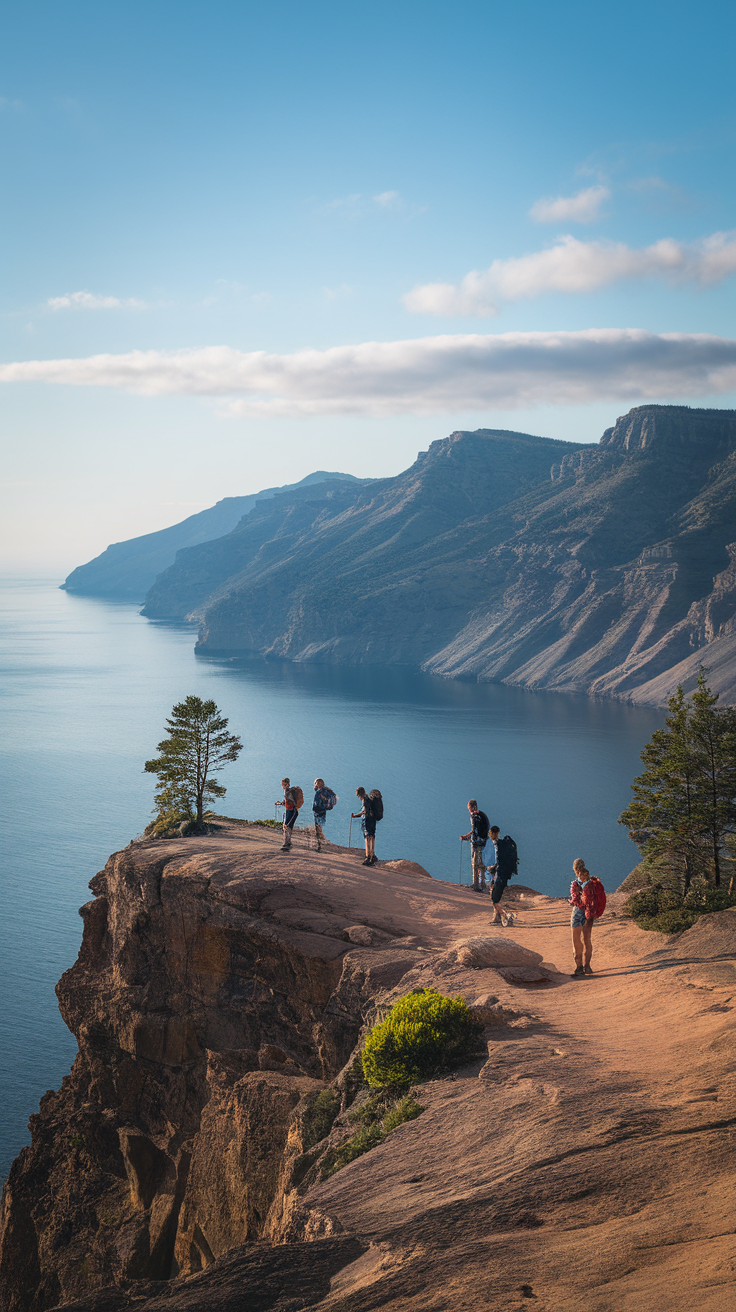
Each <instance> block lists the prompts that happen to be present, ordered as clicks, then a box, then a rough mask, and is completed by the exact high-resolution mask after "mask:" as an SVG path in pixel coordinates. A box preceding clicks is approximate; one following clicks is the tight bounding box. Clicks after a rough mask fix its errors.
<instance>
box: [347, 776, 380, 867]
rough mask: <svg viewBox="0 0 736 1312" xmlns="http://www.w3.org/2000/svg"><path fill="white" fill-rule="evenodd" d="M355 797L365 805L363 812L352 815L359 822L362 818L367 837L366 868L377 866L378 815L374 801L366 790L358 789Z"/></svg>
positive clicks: (362, 825) (361, 821) (364, 863)
mask: <svg viewBox="0 0 736 1312" xmlns="http://www.w3.org/2000/svg"><path fill="white" fill-rule="evenodd" d="M355 796H356V797H358V798H360V800H361V802H362V803H363V810H362V811H354V812H352V814H351V819H352V820H357V819H358V817H359V816H360V823H361V828H362V830H363V833H364V835H365V861H364V862H363V865H364V866H374V865H375V864H376V815H375V809H374V805H373V800H372V799H371V798H370V797H369V796H368V794H367V793H366V791H365V788H356V790H355Z"/></svg>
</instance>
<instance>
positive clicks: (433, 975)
mask: <svg viewBox="0 0 736 1312" xmlns="http://www.w3.org/2000/svg"><path fill="white" fill-rule="evenodd" d="M304 842H305V840H304V839H303V838H302V839H301V846H300V847H298V848H297V849H295V850H294V851H293V852H291V853H289V854H287V855H284V854H282V853H281V852H280V851H279V839H278V837H277V836H276V835H272V834H270V833H269V832H264V831H263V830H259V829H257V828H255V827H252V826H251V827H246V826H235V825H230V826H225V825H223V827H222V828H221V830H220V832H219V833H217V834H215V835H211V836H209V837H207V838H194V839H186V840H176V841H171V842H168V841H161V842H143V843H137V844H132V845H131V846H130V847H129V848H127V849H126V850H125V851H124V852H121V853H118V854H117V855H116V856H114V857H113V858H111V860H110V861H109V862H108V865H107V866H106V868H105V870H104V871H103V872H102V873H101V874H100V875H98V876H96V877H95V879H94V880H93V883H92V888H93V892H94V894H95V897H94V900H93V901H92V902H91V903H88V904H87V906H86V907H85V908H83V915H84V924H85V929H84V940H83V945H82V949H81V951H80V955H79V959H78V961H77V963H76V964H75V965H74V966H73V967H72V969H71V970H70V971H68V972H67V974H66V975H64V976H63V978H62V980H61V981H60V984H59V990H58V992H59V1001H60V1006H61V1008H62V1012H63V1014H64V1017H65V1019H66V1020H67V1023H68V1024H69V1025H70V1026H71V1028H72V1029H73V1031H74V1033H75V1035H76V1036H77V1039H78V1042H79V1055H78V1057H77V1060H76V1062H75V1064H74V1067H73V1069H72V1072H71V1074H70V1076H69V1077H67V1079H66V1080H65V1081H64V1083H63V1085H62V1088H61V1089H60V1090H59V1091H58V1092H55V1093H54V1092H51V1093H49V1094H47V1095H46V1097H45V1098H44V1099H43V1101H42V1104H41V1109H40V1112H39V1113H38V1114H37V1115H36V1116H34V1117H33V1118H32V1130H33V1142H32V1146H31V1147H30V1148H27V1149H24V1150H23V1152H22V1153H21V1155H20V1157H19V1158H18V1160H17V1161H16V1163H15V1164H14V1166H13V1168H12V1170H11V1173H10V1177H9V1180H8V1183H7V1185H6V1188H5V1192H4V1198H3V1218H2V1231H1V1239H0V1277H1V1282H0V1290H1V1291H2V1294H1V1299H2V1302H1V1305H2V1307H3V1309H4V1312H43V1310H45V1309H49V1308H52V1307H56V1306H64V1307H66V1308H69V1309H76V1310H77V1312H124V1310H127V1309H132V1308H140V1309H143V1312H164V1309H168V1312H178V1310H179V1309H181V1312H184V1309H188V1312H205V1309H207V1312H212V1309H219V1310H220V1312H236V1309H242V1307H244V1306H247V1307H248V1308H249V1309H251V1310H252V1309H255V1312H267V1310H272V1312H296V1310H297V1309H299V1308H302V1309H306V1308H312V1309H315V1310H317V1309H318V1310H319V1312H369V1309H378V1308H385V1309H391V1310H392V1312H400V1310H401V1312H406V1309H410V1308H417V1309H420V1308H421V1309H422V1312H423V1310H424V1309H425V1308H429V1309H437V1312H439V1309H441V1308H446V1307H447V1306H448V1305H452V1306H453V1307H455V1308H458V1309H460V1310H461V1312H464V1310H467V1312H471V1310H473V1312H474V1310H475V1309H477V1308H478V1307H479V1306H481V1305H482V1306H483V1307H487V1308H489V1309H490V1310H491V1312H501V1309H503V1312H508V1309H516V1308H517V1307H518V1308H522V1307H525V1306H527V1303H526V1301H525V1300H526V1299H528V1298H532V1297H534V1298H538V1299H540V1300H541V1302H540V1306H545V1307H549V1308H552V1307H554V1308H555V1309H556V1310H558V1312H559V1310H563V1312H565V1310H566V1309H570V1312H572V1309H573V1308H578V1307H580V1306H582V1305H583V1304H585V1306H586V1307H590V1308H592V1309H593V1312H606V1310H607V1309H610V1308H611V1307H626V1308H627V1309H629V1312H639V1310H641V1312H645V1309H647V1312H648V1310H649V1309H650V1308H651V1306H653V1305H654V1306H662V1307H668V1308H672V1309H679V1308H683V1309H684V1308H685V1307H688V1308H689V1307H691V1306H693V1305H694V1302H695V1301H697V1304H698V1306H699V1307H702V1308H704V1309H706V1312H716V1309H721V1308H722V1307H723V1306H725V1303H724V1301H723V1300H724V1298H725V1297H726V1291H727V1289H728V1285H729V1282H730V1281H731V1279H732V1266H731V1259H732V1254H731V1256H730V1257H729V1252H730V1241H731V1239H732V1236H731V1235H730V1227H729V1224H728V1211H729V1207H730V1202H731V1199H730V1188H731V1180H730V1175H729V1164H728V1163H729V1158H728V1148H729V1143H730V1141H731V1140H732V1138H733V1133H734V1127H736V1103H735V1101H734V1098H735V1097H736V1086H735V1085H734V1077H735V1075H736V1068H735V1066H734V1051H735V1050H736V1049H735V1047H734V1044H733V996H734V990H735V988H736V966H735V965H734V961H733V958H734V952H735V949H736V913H731V912H724V913H721V914H720V915H719V916H711V917H706V918H704V919H703V920H701V921H700V922H699V923H698V925H697V926H696V927H695V928H694V929H693V930H691V931H689V933H688V934H685V935H682V936H681V937H680V938H679V939H677V940H667V939H665V938H663V937H662V936H658V935H644V934H643V933H642V932H641V931H638V930H636V929H634V928H633V927H631V926H630V925H629V924H628V923H627V922H624V921H621V920H620V919H616V918H614V917H613V916H611V915H610V914H609V915H608V918H607V922H606V923H604V922H601V925H600V926H599V927H598V928H597V930H596V940H597V946H596V953H597V957H596V960H595V961H594V965H595V966H596V970H597V971H598V975H597V978H595V979H593V980H585V981H583V982H582V984H581V982H580V981H571V980H569V977H568V976H567V975H566V974H562V973H560V970H559V968H558V967H562V970H563V971H564V970H566V969H567V967H566V964H565V963H566V961H567V958H568V954H569V946H568V942H567V939H568V935H569V931H568V930H567V929H566V927H565V918H564V917H561V916H560V910H561V906H560V904H559V903H558V902H556V901H555V900H554V899H549V898H545V897H541V896H539V895H536V894H534V893H533V891H532V890H531V889H528V888H526V889H524V888H519V887H517V888H516V889H515V890H514V891H513V893H510V894H509V897H510V899H511V901H512V902H513V905H514V906H515V908H516V911H517V924H516V925H515V926H514V928H513V931H505V938H503V937H499V936H498V933H497V932H496V931H493V930H490V929H489V927H488V920H489V908H488V906H487V905H486V903H485V902H484V900H483V899H479V898H477V897H474V896H473V895H472V894H471V893H469V892H468V891H467V890H464V889H460V888H454V887H451V886H449V885H446V884H441V883H437V882H435V881H432V880H430V879H429V878H428V877H427V876H426V872H423V871H421V869H420V868H419V867H416V866H412V865H411V863H409V862H393V863H389V864H388V865H380V866H378V867H376V868H375V869H373V870H370V869H369V870H366V869H365V868H364V867H362V866H360V865H359V864H358V860H357V858H356V854H355V853H348V852H346V851H345V849H337V848H333V847H332V846H330V848H329V849H328V851H327V852H323V853H322V854H319V855H318V854H317V853H315V852H311V851H309V850H308V849H307V847H306V846H304ZM615 906H616V898H615V897H614V898H613V899H612V902H611V904H610V907H609V912H610V910H611V909H613V908H615ZM562 908H563V909H564V904H562ZM494 934H495V936H494ZM552 961H555V962H556V963H557V964H556V965H553V964H550V962H552ZM428 985H434V986H436V987H439V988H440V989H441V991H442V992H444V993H446V994H450V995H451V996H464V997H465V998H466V999H467V1000H468V1002H469V1003H470V1004H471V1005H472V1006H473V1007H474V1008H475V1009H476V1012H477V1014H478V1016H479V1017H480V1018H481V1019H482V1020H483V1022H484V1024H485V1025H486V1040H487V1052H485V1053H484V1054H483V1055H481V1056H480V1057H479V1059H478V1060H477V1061H476V1062H474V1063H471V1064H470V1065H469V1066H468V1067H467V1068H463V1069H462V1070H461V1071H459V1072H458V1073H457V1074H456V1075H454V1076H452V1077H449V1078H447V1079H437V1080H434V1081H430V1082H429V1083H428V1084H426V1085H423V1086H421V1087H420V1088H419V1089H417V1090H416V1091H415V1093H416V1096H417V1097H418V1098H419V1099H420V1103H421V1105H422V1106H423V1107H424V1111H423V1113H422V1115H421V1116H420V1117H419V1119H418V1120H415V1121H412V1122H410V1123H408V1124H404V1125H401V1126H400V1127H399V1128H398V1129H396V1130H394V1131H393V1132H392V1133H391V1134H390V1135H389V1138H388V1139H387V1140H386V1142H384V1143H382V1144H381V1145H380V1146H379V1147H376V1148H374V1149H373V1150H372V1151H371V1152H369V1153H367V1154H365V1156H362V1157H360V1158H358V1159H357V1160H355V1161H353V1162H352V1163H351V1164H350V1165H348V1166H345V1167H344V1168H343V1169H341V1170H338V1171H337V1172H336V1173H333V1174H331V1173H330V1171H329V1170H328V1169H326V1163H328V1162H329V1161H330V1160H334V1157H333V1159H330V1153H333V1154H334V1151H335V1150H336V1149H337V1148H339V1147H340V1145H342V1144H344V1143H345V1141H346V1140H347V1139H348V1138H349V1137H350V1136H351V1135H353V1134H354V1133H355V1123H354V1122H351V1120H350V1117H351V1116H352V1115H353V1109H354V1108H356V1107H360V1106H361V1105H363V1103H362V1101H361V1100H364V1099H365V1094H364V1093H363V1092H361V1090H360V1088H359V1085H358V1082H357V1079H356V1075H355V1066H354V1061H353V1059H354V1055H355V1053H356V1052H358V1051H359V1047H360V1036H361V1033H362V1031H363V1030H364V1027H365V1025H366V1023H367V1022H371V1021H372V1020H373V1019H375V1018H376V1017H377V1016H380V1015H382V1014H383V1011H384V1010H385V1009H386V1008H387V1007H389V1006H390V1005H391V1003H392V1001H393V1000H394V999H395V998H397V997H399V996H401V995H403V994H405V993H407V992H409V991H410V990H411V988H413V987H417V986H419V987H426V986H428ZM581 990H582V991H581ZM583 993H584V994H585V996H584V997H583ZM356 1045H357V1046H356Z"/></svg>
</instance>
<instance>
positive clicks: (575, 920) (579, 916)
mask: <svg viewBox="0 0 736 1312" xmlns="http://www.w3.org/2000/svg"><path fill="white" fill-rule="evenodd" d="M585 923H586V920H585V912H584V911H583V908H582V907H573V909H572V915H571V917H570V925H571V927H572V929H582V928H583V926H584V925H585ZM587 923H588V924H589V925H591V926H592V925H594V924H595V921H594V920H589V921H588V922H587Z"/></svg>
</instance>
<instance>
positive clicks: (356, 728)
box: [0, 580, 661, 1178]
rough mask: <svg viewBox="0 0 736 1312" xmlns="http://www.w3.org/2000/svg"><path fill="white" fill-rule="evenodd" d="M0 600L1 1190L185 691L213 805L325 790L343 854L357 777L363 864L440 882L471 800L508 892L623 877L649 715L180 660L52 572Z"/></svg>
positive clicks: (57, 1071)
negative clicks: (368, 838) (86, 946)
mask: <svg viewBox="0 0 736 1312" xmlns="http://www.w3.org/2000/svg"><path fill="white" fill-rule="evenodd" d="M0 607H1V609H2V617H1V621H0V622H1V625H2V634H1V643H2V646H1V650H0V679H1V682H0V708H1V710H2V734H3V746H4V752H3V757H2V799H3V803H4V805H3V817H2V825H3V847H2V852H3V862H2V907H1V920H0V933H1V934H2V942H1V943H0V987H1V988H2V999H3V1005H2V1009H1V1010H0V1027H1V1029H0V1054H1V1056H0V1060H1V1061H2V1073H1V1080H2V1083H1V1084H0V1106H2V1109H3V1117H2V1141H1V1142H0V1178H4V1176H5V1174H6V1173H7V1169H8V1167H9V1165H10V1162H11V1161H12V1159H13V1157H14V1156H15V1154H16V1153H17V1152H18V1150H19V1149H20V1147H21V1146H22V1145H23V1144H24V1143H27V1142H28V1141H29V1138H28V1132H27V1129H26V1123H27V1120H28V1117H29V1115H30V1113H31V1112H33V1111H35V1110H36V1109H37V1106H38V1101H39V1097H40V1096H41V1095H42V1094H43V1093H44V1092H45V1091H46V1089H48V1088H51V1087H54V1088H55V1087H58V1085H59V1083H60V1081H61V1079H62V1077H63V1076H64V1074H66V1072H67V1071H68V1069H69V1066H70V1064H71V1062H72V1059H73V1057H74V1053H75V1050H76V1048H75V1043H74V1040H73V1039H72V1037H71V1035H70V1034H69V1033H68V1032H67V1030H66V1028H65V1026H64V1025H63V1023H62V1021H61V1019H60V1017H59V1014H58V1010H57V1007H56V999H55V996H54V985H55V983H56V980H57V979H58V977H59V975H60V974H61V973H62V971H64V970H66V969H67V968H68V967H69V966H70V965H71V964H72V963H73V961H74V959H75V957H76V954H77V949H78V945H79V939H80V934H81V921H80V919H79V916H78V914H77V909H78V907H79V906H80V905H81V904H82V903H83V902H85V901H87V900H88V898H89V896H90V895H89V893H88V891H87V883H88V880H89V879H90V878H91V877H92V875H94V874H95V872H96V871H97V870H99V869H100V868H101V867H102V866H103V865H104V863H105V861H106V859H107V857H108V855H109V854H110V853H111V852H113V851H115V850H116V849H118V848H120V847H123V846H124V845H125V844H126V843H127V842H128V841H129V839H130V838H132V837H134V836H135V835H137V834H140V833H141V831H142V830H143V828H144V826H145V825H146V824H147V822H148V820H149V819H150V813H151V803H152V794H153V783H154V781H153V778H152V777H151V776H150V775H146V774H144V773H143V769H142V767H143V762H144V760H145V759H146V758H147V757H149V756H151V755H152V754H153V753H154V751H155V748H156V744H157V742H158V741H159V739H160V738H161V737H162V736H163V730H164V720H165V717H166V715H167V714H168V713H169V711H170V709H171V706H172V705H173V703H174V702H175V701H179V700H181V699H182V698H183V697H185V696H186V695H187V694H188V693H197V694H198V695H200V696H203V697H204V696H207V697H214V698H215V700H216V701H217V703H218V705H219V706H220V707H221V708H222V710H223V712H224V714H225V715H227V716H229V718H230V726H231V729H232V730H234V731H235V732H237V733H239V734H240V735H241V737H242V739H243V743H244V750H243V753H242V755H241V757H240V759H239V761H238V762H237V763H236V764H234V765H231V766H229V767H228V768H227V770H226V771H225V772H224V773H223V775H222V782H223V783H225V784H226V785H227V788H228V793H227V797H226V799H225V800H224V802H223V804H222V807H221V809H222V810H223V811H224V812H225V813H226V814H229V815H236V816H244V817H247V818H249V819H255V818H258V817H272V816H273V815H274V806H273V803H274V800H275V799H276V798H277V797H278V796H279V795H280V790H279V780H280V779H281V778H282V776H283V775H289V776H290V777H291V779H292V780H294V781H296V782H298V783H300V784H301V786H302V788H303V789H304V792H305V796H306V798H307V807H308V806H309V797H310V792H309V789H310V786H311V783H312V780H313V779H314V778H315V776H316V775H322V776H323V777H324V779H325V780H326V782H327V783H328V784H329V785H330V787H332V788H334V789H335V791H336V792H337V794H338V796H339V798H340V802H339V805H338V806H337V808H336V809H335V810H334V811H333V812H332V813H331V815H330V817H329V819H328V827H327V833H328V836H332V837H333V838H334V839H335V840H336V841H338V842H341V843H346V842H347V840H348V817H349V814H350V811H351V809H356V808H355V807H354V805H353V802H354V792H355V788H356V786H357V785H359V784H363V785H364V786H365V787H366V788H367V789H371V788H380V789H381V792H382V793H383V797H384V805H385V809H386V815H385V819H384V820H383V822H382V823H381V825H380V826H379V831H378V841H377V854H378V856H379V858H381V857H385V858H389V857H399V856H403V857H409V858H411V859H413V860H417V861H420V862H421V863H422V865H424V866H426V867H427V869H428V870H429V871H430V872H431V873H432V874H433V875H434V876H435V877H436V878H439V879H446V880H451V881H455V882H456V881H457V880H458V878H459V874H460V871H459V861H458V857H459V852H460V844H459V842H458V838H459V835H460V833H461V832H464V830H465V828H466V824H467V811H466V802H467V799H468V798H469V797H473V796H475V797H477V798H478V800H479V802H480V805H481V807H482V808H483V809H484V810H485V811H487V812H488V814H489V816H490V818H491V821H492V823H493V822H495V823H497V824H499V825H500V826H501V831H502V833H511V834H512V835H513V836H514V837H515V838H516V840H517V843H518V846H519V853H520V859H521V864H520V872H519V877H520V880H521V881H522V882H523V883H525V884H531V885H533V886H534V887H535V888H539V889H542V890H544V891H546V892H549V893H563V892H565V891H566V890H567V887H568V886H569V882H568V881H569V877H570V875H569V872H570V866H571V863H572V861H573V859H574V858H575V857H576V856H579V855H582V856H584V857H585V858H586V860H587V862H588V864H589V866H590V868H591V869H592V870H594V871H595V872H596V873H597V874H599V875H600V876H601V877H602V879H603V880H604V882H605V883H606V884H607V885H608V886H609V887H611V888H613V887H615V886H616V885H617V884H618V883H620V881H621V880H622V879H623V878H624V876H625V875H626V874H627V873H628V871H629V870H630V869H631V867H632V866H633V865H634V864H635V860H636V855H637V854H636V849H635V848H634V847H633V846H632V844H631V843H630V841H629V839H628V837H627V835H626V833H625V831H623V830H622V829H620V828H619V826H618V825H617V823H616V817H617V816H618V814H619V812H620V811H621V809H622V808H623V806H625V805H626V803H627V800H628V797H629V784H630V782H631V780H632V778H633V776H634V775H635V774H636V773H638V767H639V752H640V751H641V748H642V747H643V745H644V743H645V741H646V740H647V738H648V737H649V736H650V735H651V733H652V731H653V729H654V728H656V726H657V725H658V724H659V723H660V720H661V716H660V714H659V713H658V712H657V711H653V710H651V709H634V708H632V707H628V706H622V705H617V704H615V703H597V702H592V701H589V700H588V699H586V698H584V697H579V698H578V697H566V696H562V695H559V694H554V693H528V692H521V691H518V690H517V689H514V688H504V687H501V686H493V685H488V684H486V685H478V684H468V683H456V682H449V681H445V680H443V679H436V678H431V677H428V676H423V675H416V674H411V673H408V672H406V671H400V670H380V669H369V668H368V669H331V668H329V667H327V666H316V665H289V664H286V663H277V662H265V661H247V662H244V661H234V660H213V659H211V658H202V657H196V656H195V654H194V640H195V636H196V635H195V632H194V630H193V629H192V628H190V627H188V626H185V625H167V624H163V623H160V622H158V623H157V622H152V621H150V620H146V619H143V618H142V617H141V616H140V615H139V614H138V610H137V608H136V607H135V606H130V605H123V604H114V603H109V602H103V601H95V600H89V599H85V598H80V597H73V596H69V595H68V594H67V593H64V592H60V591H59V590H58V584H57V581H55V580H54V581H48V582H42V581H38V580H34V581H28V580H5V581H4V582H3V584H2V587H1V589H0ZM357 837H358V838H359V837H360V835H359V834H358V835H357ZM355 840H356V828H355V826H354V827H353V841H354V842H355ZM462 850H463V852H464V857H465V864H464V868H463V878H464V880H465V881H466V882H467V880H468V878H469V869H468V862H469V853H468V848H467V845H463V849H462Z"/></svg>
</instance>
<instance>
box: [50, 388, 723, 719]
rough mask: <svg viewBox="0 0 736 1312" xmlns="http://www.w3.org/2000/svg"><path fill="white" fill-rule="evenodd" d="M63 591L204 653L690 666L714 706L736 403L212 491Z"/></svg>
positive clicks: (586, 675) (586, 674)
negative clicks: (250, 488) (599, 433)
mask: <svg viewBox="0 0 736 1312" xmlns="http://www.w3.org/2000/svg"><path fill="white" fill-rule="evenodd" d="M63 586H64V587H66V588H68V589H69V590H71V591H76V592H84V593H87V594H92V595H106V596H119V597H121V598H122V597H125V598H127V599H130V600H133V599H135V600H143V597H144V595H145V606H144V612H143V613H144V614H145V615H148V616H150V617H152V618H166V619H179V620H185V619H186V620H190V621H198V622H199V625H200V629H199V640H198V644H197V645H198V648H199V650H201V651H206V652H210V653H212V654H227V655H230V656H232V655H254V654H256V655H260V656H267V657H276V658H280V659H287V660H292V661H318V662H323V663H338V664H372V665H402V666H408V667H410V668H413V669H417V670H423V671H425V672H428V673H433V674H439V675H441V676H443V677H446V678H462V679H473V680H481V681H485V680H490V681H494V682H504V683H509V684H515V685H518V686H521V687H526V688H532V689H537V688H538V689H552V690H556V691H562V692H577V693H586V694H588V695H591V696H594V697H616V698H622V699H625V700H632V701H637V702H650V703H654V704H661V703H663V702H664V701H665V700H666V698H667V697H668V696H669V695H670V694H671V693H672V692H673V691H674V689H675V688H676V686H677V685H678V683H681V684H682V685H683V686H684V688H685V690H686V691H690V690H691V689H692V688H693V687H694V685H695V682H696V679H697V673H698V669H699V667H700V665H701V664H705V665H706V666H707V667H708V670H709V682H710V685H711V687H712V688H713V689H714V690H715V691H717V692H719V693H720V695H721V697H722V699H723V700H724V701H727V702H733V701H734V700H736V411H733V410H730V411H726V410H705V409H691V408H689V407H687V406H659V405H644V406H637V407H636V408H634V409H633V410H631V411H629V413H628V414H627V415H625V416H623V418H620V419H618V420H617V422H616V423H615V425H614V426H613V427H612V428H609V429H607V430H606V432H605V433H604V434H603V437H602V438H601V439H600V441H599V442H598V443H595V444H591V445H580V444H578V443H573V442H562V441H556V440H552V439H550V438H544V437H536V436H533V435H530V434H527V433H515V432H507V431H505V430H497V429H479V430H477V431H476V432H455V433H452V434H451V435H450V436H449V437H447V438H445V439H444V440H442V441H437V442H433V443H432V445H431V446H430V448H429V450H428V451H426V452H422V453H420V455H419V456H418V458H417V460H416V461H415V463H414V464H413V465H412V466H411V467H410V468H409V469H407V470H406V471H405V472H404V473H402V474H399V475H397V476H396V477H395V478H386V479H377V480H359V479H354V478H350V477H349V476H346V475H340V474H325V473H318V474H312V475H310V476H309V477H308V478H307V479H304V480H302V482H301V483H299V484H296V485H294V486H293V487H286V488H282V489H274V488H270V489H268V490H267V491H266V492H263V493H260V494H258V495H257V496H252V497H231V498H226V499H225V500H224V501H221V502H218V503H217V506H215V507H213V508H212V509H210V510H207V511H203V512H202V513H201V514H200V515H193V516H191V517H190V518H189V519H187V520H185V521H184V522H183V523H182V524H179V525H175V526H174V527H172V528H169V529H164V530H162V531H161V532H160V533H154V534H148V535H146V536H145V537H142V538H134V539H132V540H131V541H130V542H126V543H118V544H116V545H115V546H112V547H109V548H108V549H107V551H106V552H103V554H102V555H101V556H99V557H97V559H96V560H95V561H91V562H90V563H89V564H87V565H83V566H81V567H80V568H79V569H76V570H74V571H73V573H72V574H70V576H69V578H68V579H67V580H66V582H65V584H64V585H63ZM146 589H147V591H146Z"/></svg>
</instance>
